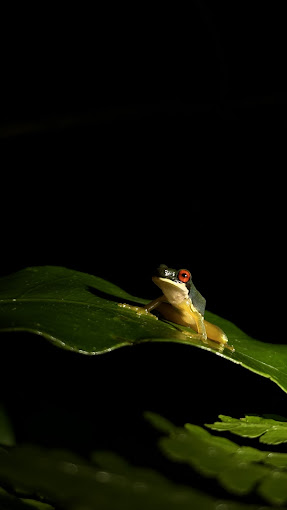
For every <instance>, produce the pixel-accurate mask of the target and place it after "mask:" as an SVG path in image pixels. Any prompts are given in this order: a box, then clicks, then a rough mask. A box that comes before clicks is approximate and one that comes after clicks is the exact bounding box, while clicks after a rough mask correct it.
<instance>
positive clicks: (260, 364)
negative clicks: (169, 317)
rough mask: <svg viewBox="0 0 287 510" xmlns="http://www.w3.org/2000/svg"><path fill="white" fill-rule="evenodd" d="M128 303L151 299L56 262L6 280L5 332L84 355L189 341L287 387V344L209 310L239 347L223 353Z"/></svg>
mask: <svg viewBox="0 0 287 510" xmlns="http://www.w3.org/2000/svg"><path fill="white" fill-rule="evenodd" d="M126 301H128V302H129V303H131V304H141V305H142V304H145V303H147V302H148V300H145V299H141V298H137V297H135V296H131V295H130V294H128V293H126V292H125V291H124V290H122V289H120V288H119V287H117V286H116V285H113V284H112V283H110V282H107V281H105V280H103V279H101V278H98V277H96V276H92V275H88V274H85V273H80V272H78V271H73V270H71V269H66V268H62V267H54V266H47V267H46V266H43V267H32V268H27V269H24V270H22V271H19V272H17V273H14V274H12V275H10V276H7V277H5V278H2V279H1V281H0V331H28V332H32V333H36V334H38V335H41V336H44V337H45V338H47V339H49V340H50V341H52V342H54V343H55V344H56V345H58V346H59V347H62V348H65V349H69V350H73V351H76V352H79V353H82V354H101V353H105V352H109V351H111V350H113V349H116V348H118V347H121V346H124V345H132V344H134V343H139V342H146V341H157V342H158V341H164V342H179V343H184V344H189V345H192V346H195V347H198V348H200V349H204V350H208V351H211V352H214V353H216V354H217V355H219V356H222V357H224V358H226V359H229V360H230V361H232V362H234V363H238V364H240V365H242V366H244V367H246V368H248V369H249V370H252V371H254V372H256V373H258V374H260V375H262V376H264V377H267V378H270V379H271V380H272V381H274V382H275V383H276V384H278V385H279V386H280V387H281V388H282V389H283V390H284V391H287V345H277V344H269V343H266V342H260V341H257V340H254V339H253V338H250V337H249V336H248V335H247V334H245V333H243V332H242V331H241V330H240V329H238V328H237V327H236V326H235V325H234V324H232V323H231V322H229V321H227V320H225V319H222V318H220V317H218V316H216V315H214V314H212V313H211V312H208V311H207V312H206V319H207V320H208V321H210V322H212V323H214V324H216V325H218V326H220V327H221V328H222V329H223V330H224V331H225V332H226V334H227V336H228V338H229V343H230V345H233V346H234V348H235V352H231V351H230V350H228V349H224V350H223V351H222V349H221V348H220V347H219V346H218V345H217V344H215V343H214V342H210V343H209V344H203V343H202V342H200V341H198V340H194V339H189V338H187V337H186V336H184V335H183V334H182V333H181V332H180V331H179V330H180V329H184V328H180V327H179V326H178V325H174V324H172V323H170V322H167V321H164V320H156V319H155V318H154V317H152V316H150V315H141V316H139V315H138V314H137V313H135V311H133V310H129V309H128V308H121V307H119V306H118V304H119V302H126Z"/></svg>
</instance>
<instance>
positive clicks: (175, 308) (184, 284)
mask: <svg viewBox="0 0 287 510" xmlns="http://www.w3.org/2000/svg"><path fill="white" fill-rule="evenodd" d="M153 282H154V283H155V284H156V285H157V286H158V287H159V288H160V289H161V290H162V292H163V295H162V296H160V297H159V298H158V299H155V300H154V301H151V302H150V303H148V304H147V305H146V306H145V307H144V308H142V309H141V308H136V311H137V313H140V314H142V313H145V314H150V312H151V311H152V310H154V309H155V308H156V309H157V310H158V311H159V312H160V314H161V315H162V316H163V317H164V318H165V319H167V320H168V321H171V322H174V323H176V324H180V325H182V326H187V327H188V328H191V329H192V330H194V331H195V333H193V332H189V331H187V330H183V333H184V334H186V335H187V336H189V337H191V338H198V339H200V340H201V341H203V342H207V339H210V340H213V341H214V342H217V343H219V344H220V345H222V346H226V344H227V342H228V338H227V336H226V334H225V333H224V331H222V329H221V328H219V327H218V326H215V325H214V324H211V323H210V322H208V321H206V320H205V319H204V312H205V303H206V301H205V299H204V297H202V295H201V294H200V293H199V292H198V290H197V289H196V288H195V286H194V284H193V282H192V279H191V274H190V272H189V271H188V270H186V269H180V270H179V271H177V270H175V269H171V268H169V267H167V266H165V265H160V266H159V268H158V269H157V274H156V276H154V277H153ZM130 308H131V307H130ZM231 350H233V348H231Z"/></svg>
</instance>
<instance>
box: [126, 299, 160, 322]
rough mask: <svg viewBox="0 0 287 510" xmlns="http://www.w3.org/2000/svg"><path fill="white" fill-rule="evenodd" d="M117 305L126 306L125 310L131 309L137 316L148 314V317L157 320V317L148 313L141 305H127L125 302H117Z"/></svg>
mask: <svg viewBox="0 0 287 510" xmlns="http://www.w3.org/2000/svg"><path fill="white" fill-rule="evenodd" d="M118 306H120V307H121V308H126V309H127V310H132V311H133V312H135V313H136V314H137V315H138V316H139V317H140V316H141V315H148V316H149V317H152V318H153V319H155V320H158V318H157V317H156V316H155V315H153V314H152V313H150V312H149V311H148V310H147V309H146V308H145V307H143V306H134V305H128V304H127V303H118Z"/></svg>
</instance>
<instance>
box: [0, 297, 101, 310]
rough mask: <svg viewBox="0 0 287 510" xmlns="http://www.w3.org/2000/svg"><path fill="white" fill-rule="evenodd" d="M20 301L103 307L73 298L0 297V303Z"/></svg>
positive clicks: (17, 302) (15, 303)
mask: <svg viewBox="0 0 287 510" xmlns="http://www.w3.org/2000/svg"><path fill="white" fill-rule="evenodd" d="M20 303H60V304H73V305H80V306H87V307H89V308H90V307H93V308H103V305H102V304H99V303H91V302H90V301H76V300H73V299H63V298H62V299H57V298H24V299H19V298H11V299H0V305H1V304H14V305H17V304H20Z"/></svg>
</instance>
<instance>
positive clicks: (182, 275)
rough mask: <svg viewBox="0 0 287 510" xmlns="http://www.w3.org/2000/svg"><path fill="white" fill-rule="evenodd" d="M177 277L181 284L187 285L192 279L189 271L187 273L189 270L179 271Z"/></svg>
mask: <svg viewBox="0 0 287 510" xmlns="http://www.w3.org/2000/svg"><path fill="white" fill-rule="evenodd" d="M177 277H178V279H179V280H180V281H181V282H183V283H187V282H188V281H189V280H190V278H191V274H190V272H189V271H187V269H181V270H180V271H178V275H177Z"/></svg>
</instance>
